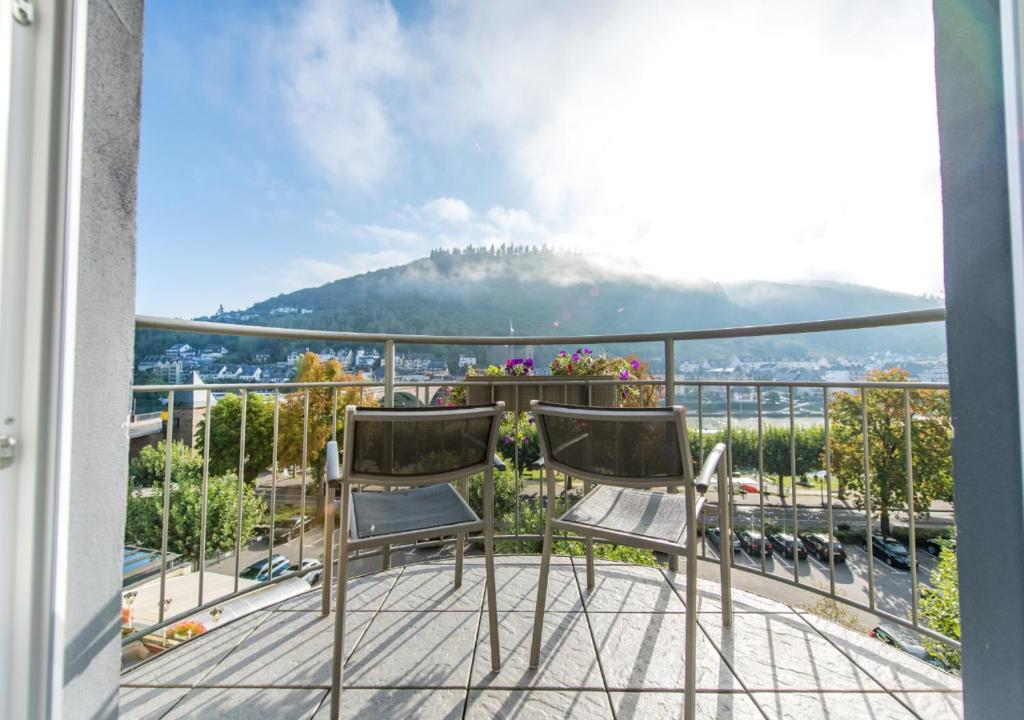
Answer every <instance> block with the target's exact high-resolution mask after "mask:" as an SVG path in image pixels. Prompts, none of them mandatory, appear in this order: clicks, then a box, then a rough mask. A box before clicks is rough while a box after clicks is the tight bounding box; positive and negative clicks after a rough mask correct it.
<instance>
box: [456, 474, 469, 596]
mask: <svg viewBox="0 0 1024 720" xmlns="http://www.w3.org/2000/svg"><path fill="white" fill-rule="evenodd" d="M467 490H468V481H467V480H466V479H462V480H460V481H459V493H460V494H461V495H462V499H463V500H465V499H466V495H467ZM465 549H466V534H465V533H462V534H461V535H456V536H455V587H456V588H460V587H462V556H463V554H464V553H465Z"/></svg>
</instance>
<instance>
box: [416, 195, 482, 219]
mask: <svg viewBox="0 0 1024 720" xmlns="http://www.w3.org/2000/svg"><path fill="white" fill-rule="evenodd" d="M423 211H424V212H426V213H429V214H430V215H432V216H434V217H436V218H438V219H439V220H442V221H444V222H447V223H465V222H469V219H470V218H471V217H473V211H472V210H470V208H469V205H467V204H466V203H465V201H463V200H459V199H458V198H451V197H439V198H434V199H433V200H428V201H427V202H426V203H424V204H423Z"/></svg>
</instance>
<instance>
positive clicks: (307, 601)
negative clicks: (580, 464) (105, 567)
mask: <svg viewBox="0 0 1024 720" xmlns="http://www.w3.org/2000/svg"><path fill="white" fill-rule="evenodd" d="M596 562H597V564H598V566H599V567H598V568H597V582H596V586H595V589H594V591H593V592H592V593H590V594H588V593H587V592H586V589H585V588H586V576H585V572H586V568H585V563H584V562H583V559H582V558H569V557H555V558H553V559H552V563H553V565H552V570H551V577H550V586H549V591H548V612H547V613H546V616H545V623H546V625H547V626H548V627H547V629H546V631H545V643H544V647H543V649H542V655H541V666H540V667H539V668H538V670H537V671H530V670H529V669H528V667H527V659H528V658H527V656H528V654H529V633H530V631H531V628H532V624H533V609H534V601H535V597H536V595H535V593H536V587H537V578H538V569H539V558H538V557H536V556H517V555H512V556H499V557H498V558H497V568H496V572H497V590H498V592H497V596H498V611H499V619H500V629H501V638H500V639H501V647H502V669H501V672H500V673H497V674H494V673H491V671H490V657H489V652H490V650H489V648H490V646H489V641H488V635H487V633H488V631H487V623H486V622H483V621H482V620H483V618H484V615H483V613H484V610H485V608H484V593H483V587H484V572H483V559H482V558H476V557H472V558H467V559H466V563H467V566H466V571H465V573H464V578H463V585H462V587H461V588H460V589H458V590H456V589H455V588H454V587H453V585H452V583H453V578H454V568H453V563H452V561H450V560H443V561H436V562H429V563H421V564H416V565H407V566H405V567H401V568H395V569H392V570H389V571H386V572H380V573H376V574H373V575H367V576H363V577H361V578H357V579H350V580H349V586H348V588H349V590H348V592H349V599H348V607H349V614H348V616H347V618H346V620H347V623H346V635H347V640H346V650H347V652H348V653H349V655H348V659H347V662H346V670H345V687H346V689H345V691H344V694H343V696H342V707H343V715H344V716H345V717H368V716H369V717H394V718H399V717H400V718H409V717H437V718H467V719H469V718H492V717H508V718H511V717H520V718H527V717H530V718H534V717H565V716H568V715H572V716H573V717H588V718H590V719H591V720H597V719H598V718H618V719H620V720H621V719H623V718H645V719H646V718H676V717H681V716H682V707H683V649H684V643H683V632H684V630H683V628H684V606H683V598H684V596H685V595H684V588H683V583H684V579H683V575H682V574H679V575H676V574H674V573H672V572H670V571H668V570H665V569H663V568H653V567H639V566H634V565H624V564H620V563H610V562H602V561H600V560H598V561H596ZM719 597H720V595H719V586H718V585H717V584H716V583H714V582H710V581H706V580H701V581H700V584H699V594H698V598H699V601H700V607H699V608H698V625H699V627H700V631H701V632H700V637H699V638H698V649H699V657H698V659H697V666H698V680H697V683H698V697H697V710H698V716H699V717H709V718H710V717H730V718H736V719H737V720H739V719H742V718H770V719H774V718H783V717H786V718H790V717H799V718H801V720H814V719H816V718H830V719H832V720H835V719H836V718H862V717H870V718H873V720H886V719H889V718H921V719H923V718H927V719H928V720H942V719H943V718H960V717H962V716H963V711H962V698H961V684H960V679H959V678H957V677H955V676H952V675H947V674H946V673H944V672H941V671H940V670H937V669H935V668H933V667H932V666H930V665H927V664H925V663H924V662H921V661H919V660H917V659H915V658H913V657H911V656H909V655H907V654H905V653H903V652H901V651H899V650H896V649H895V648H892V647H889V646H887V645H885V644H883V643H881V642H879V641H877V640H874V639H872V638H869V637H867V636H865V635H863V634H860V633H857V632H854V631H852V630H848V629H846V628H844V627H841V626H839V625H836V624H834V623H831V622H829V621H826V620H823V619H821V618H819V617H817V616H816V615H813V614H810V613H809V612H807V611H805V610H802V609H800V608H794V607H791V606H789V605H785V604H782V603H780V602H777V601H775V600H770V599H767V598H764V597H761V596H759V595H755V594H752V593H749V592H745V591H743V590H739V589H734V590H733V598H734V608H735V615H734V618H735V619H734V626H733V628H732V629H731V630H725V629H723V627H722V625H721V616H720V614H719V610H720V607H721V605H720V602H719ZM319 603H320V590H319V589H315V590H312V591H310V592H309V593H308V594H304V595H301V596H298V597H296V598H292V599H290V600H288V601H286V602H283V603H281V604H278V605H276V606H273V607H270V608H267V609H265V610H261V611H258V612H256V613H253V614H251V615H249V616H246V617H244V618H241V619H239V620H236V621H234V622H231V623H227V624H225V625H224V626H223V627H219V628H216V629H213V630H210V631H208V632H207V633H205V634H204V635H202V636H200V637H199V638H197V639H195V640H192V641H191V642H188V643H185V644H183V645H181V646H179V647H177V648H174V649H172V650H168V651H166V652H164V653H161V654H159V655H157V656H155V657H154V658H152V659H150V660H148V661H147V662H144V663H142V664H140V665H138V666H136V667H134V668H132V669H131V670H129V671H127V672H126V673H124V674H123V675H122V677H121V691H120V701H121V717H122V718H179V717H203V718H206V719H211V718H243V717H244V718H251V717H282V718H285V717H287V718H313V717H327V714H328V710H329V708H330V702H329V698H328V688H329V685H330V682H329V675H330V663H331V633H332V629H333V615H332V616H331V617H330V618H323V617H322V616H321V614H320V612H319V608H320V605H319Z"/></svg>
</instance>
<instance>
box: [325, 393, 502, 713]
mask: <svg viewBox="0 0 1024 720" xmlns="http://www.w3.org/2000/svg"><path fill="white" fill-rule="evenodd" d="M503 413H504V405H503V404H502V403H497V404H495V405H484V406H479V407H467V408H451V409H437V408H357V407H354V406H349V407H347V408H346V409H345V430H344V438H343V441H344V453H343V454H342V460H341V467H340V470H339V468H338V454H337V443H331V444H330V445H333V446H334V447H333V448H332V449H330V450H329V451H328V479H329V480H338V479H339V477H340V480H341V513H340V524H341V529H340V532H339V533H338V538H339V551H338V590H337V602H336V609H335V623H334V658H333V664H332V673H331V717H332V718H334V719H335V720H337V718H338V717H339V713H340V710H341V687H342V672H343V665H344V659H345V647H344V645H345V585H346V583H345V578H346V576H347V570H348V567H347V566H348V554H349V552H350V551H353V550H358V549H364V548H369V547H381V548H385V549H386V547H387V546H389V545H391V544H393V543H406V542H412V541H414V540H421V539H424V538H436V537H440V536H450V535H454V536H456V544H455V587H459V586H460V585H461V584H462V555H463V546H464V545H465V540H466V534H467V533H471V532H477V531H481V532H482V533H483V539H484V554H485V565H486V593H487V615H488V622H489V624H490V631H491V668H492V669H493V670H494V671H495V672H497V671H498V670H499V669H500V666H501V660H500V657H499V648H498V614H497V605H496V590H495V584H494V469H493V458H494V456H495V455H494V450H495V446H496V445H497V442H498V428H499V426H500V423H501V417H502V414H503ZM477 473H483V475H484V485H483V504H484V516H483V518H480V517H478V516H477V514H476V513H475V512H473V510H472V508H470V506H469V505H468V504H467V503H466V500H465V497H466V491H467V484H468V479H469V477H470V476H471V475H475V474H477ZM453 481H458V483H459V490H458V491H457V490H456V489H455V487H453V485H452V484H451V483H452V482H453ZM355 483H363V484H368V485H374V486H380V487H382V488H384V491H383V492H368V491H365V490H363V491H360V492H352V485H353V484H355ZM399 488H405V489H399ZM332 505H333V503H331V502H328V503H327V516H326V518H325V527H328V528H333V527H334V522H333V512H332V510H331V506H332ZM332 546H333V542H329V543H327V544H326V545H325V555H326V556H325V558H324V567H325V578H324V584H325V590H324V597H325V598H326V602H327V603H328V604H329V603H330V587H329V586H330V576H329V573H330V567H331V565H332V562H331V558H330V548H332ZM328 607H329V605H328Z"/></svg>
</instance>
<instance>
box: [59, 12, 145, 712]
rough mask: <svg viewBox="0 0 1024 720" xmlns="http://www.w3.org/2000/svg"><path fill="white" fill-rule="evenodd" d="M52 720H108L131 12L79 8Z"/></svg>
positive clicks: (128, 232)
mask: <svg viewBox="0 0 1024 720" xmlns="http://www.w3.org/2000/svg"><path fill="white" fill-rule="evenodd" d="M88 13H89V17H88V38H87V44H86V68H85V73H86V87H85V99H84V123H85V124H84V130H83V148H82V202H81V218H80V235H81V237H80V243H81V245H80V251H79V256H78V264H79V265H78V272H77V292H76V295H77V305H78V313H77V327H76V333H75V347H74V362H75V367H74V375H75V381H74V396H73V398H74V399H73V406H74V411H73V420H72V424H73V426H72V431H71V485H70V508H71V511H70V527H69V538H68V539H69V557H68V576H67V593H68V596H67V597H68V600H67V618H66V625H65V629H66V633H65V640H66V650H65V662H64V697H63V702H62V707H63V714H64V716H65V717H67V718H112V717H116V716H117V677H118V672H119V669H120V640H119V638H120V632H119V626H120V622H119V618H120V615H119V609H120V604H121V596H120V590H121V564H122V553H123V550H122V543H123V536H124V510H125V490H126V482H127V480H126V473H125V468H126V466H127V461H128V433H127V425H126V421H127V415H128V408H129V407H130V383H131V377H132V375H131V370H132V345H133V337H134V334H133V331H134V312H135V207H136V178H137V174H138V156H139V109H140V93H141V78H142V16H143V2H142V0H90V1H89V4H88Z"/></svg>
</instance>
